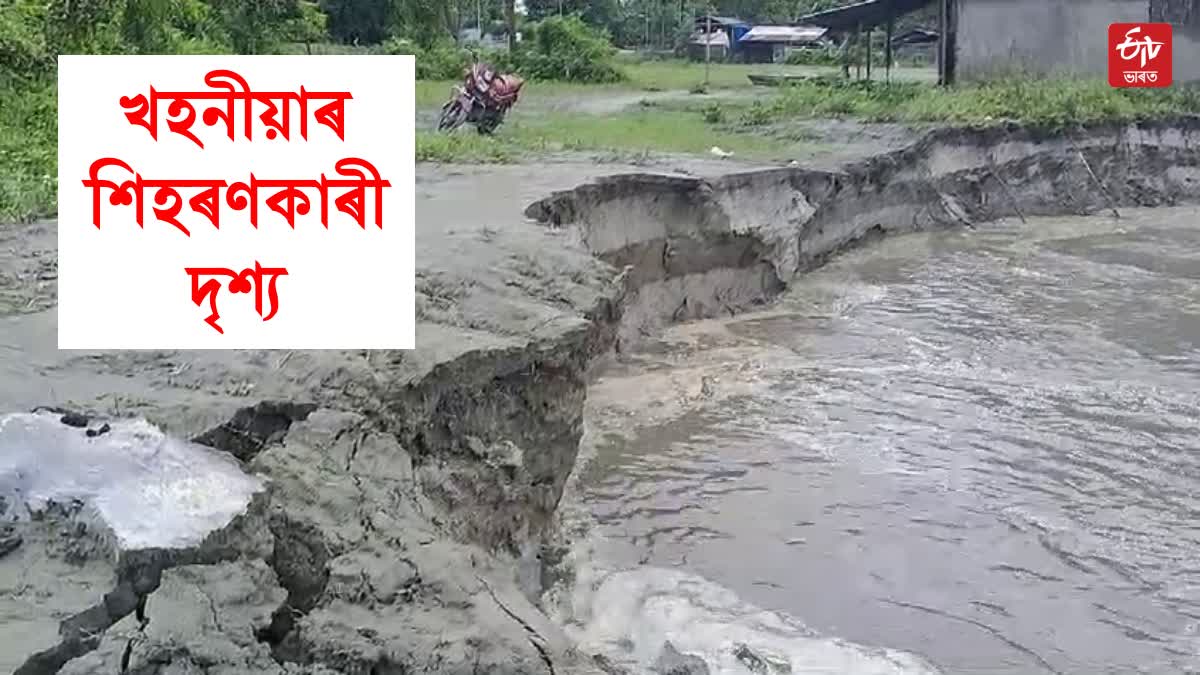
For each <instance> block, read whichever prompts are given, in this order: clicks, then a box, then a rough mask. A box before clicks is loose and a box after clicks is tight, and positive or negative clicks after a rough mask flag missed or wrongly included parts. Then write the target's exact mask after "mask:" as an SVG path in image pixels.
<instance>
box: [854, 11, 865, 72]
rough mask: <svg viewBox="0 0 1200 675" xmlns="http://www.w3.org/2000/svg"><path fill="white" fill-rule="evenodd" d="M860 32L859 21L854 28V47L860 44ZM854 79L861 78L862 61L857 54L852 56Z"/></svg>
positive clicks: (860, 25)
mask: <svg viewBox="0 0 1200 675" xmlns="http://www.w3.org/2000/svg"><path fill="white" fill-rule="evenodd" d="M862 32H863V30H862V24H861V23H860V24H858V26H857V27H856V28H855V29H854V46H855V47H856V48H857V47H858V46H859V45H861V44H862ZM854 79H855V80H861V79H862V61H861V60H860V59H859V58H858V55H857V54H855V56H854Z"/></svg>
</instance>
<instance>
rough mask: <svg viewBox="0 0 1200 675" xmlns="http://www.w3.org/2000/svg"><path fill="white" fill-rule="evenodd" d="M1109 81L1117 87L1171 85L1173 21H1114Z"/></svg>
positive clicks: (1111, 37) (1109, 44)
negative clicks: (1170, 22)
mask: <svg viewBox="0 0 1200 675" xmlns="http://www.w3.org/2000/svg"><path fill="white" fill-rule="evenodd" d="M1108 83H1109V84H1111V85H1112V86H1114V87H1169V86H1171V24H1169V23H1114V24H1112V25H1110V26H1109V27H1108Z"/></svg>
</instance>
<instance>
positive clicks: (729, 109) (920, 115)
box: [706, 79, 1200, 129]
mask: <svg viewBox="0 0 1200 675" xmlns="http://www.w3.org/2000/svg"><path fill="white" fill-rule="evenodd" d="M706 113H707V114H708V116H709V118H710V119H712V118H714V117H720V118H723V119H733V120H737V121H738V122H740V123H741V124H743V125H747V126H755V125H761V124H768V123H772V122H780V121H786V120H788V119H796V118H818V117H853V118H858V119H862V120H865V121H869V122H947V123H958V124H986V123H992V122H998V121H1001V120H1012V121H1017V122H1021V123H1025V124H1030V125H1035V126H1041V127H1047V128H1052V129H1062V128H1068V127H1072V126H1077V125H1080V124H1094V123H1098V122H1131V121H1136V120H1139V119H1146V118H1151V117H1161V116H1164V115H1178V114H1197V113H1200V88H1196V87H1184V86H1175V87H1172V88H1169V89H1164V90H1146V89H1114V88H1113V87H1110V86H1109V85H1108V84H1107V83H1106V82H1102V81H1097V80H1070V79H1059V80H1045V81H1032V80H1028V79H1011V80H1002V81H996V82H990V83H987V84H980V85H975V86H963V87H959V88H954V89H943V88H940V87H933V86H927V85H921V84H915V83H896V84H891V85H887V84H882V83H878V82H845V81H841V80H834V79H826V80H813V81H809V82H804V83H801V84H797V85H793V86H790V87H788V88H786V89H784V90H783V91H782V92H781V93H780V94H779V95H778V96H776V97H774V98H772V99H770V100H768V101H756V102H753V103H750V104H745V105H730V104H721V105H720V106H719V107H717V108H715V109H709V110H708V111H706Z"/></svg>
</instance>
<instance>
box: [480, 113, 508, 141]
mask: <svg viewBox="0 0 1200 675" xmlns="http://www.w3.org/2000/svg"><path fill="white" fill-rule="evenodd" d="M503 121H504V115H502V114H499V113H488V114H486V115H484V116H483V119H481V120H479V122H478V123H477V124H476V125H475V130H476V131H478V132H479V134H480V135H481V136H491V135H492V134H494V133H496V129H498V128H500V123H501V122H503Z"/></svg>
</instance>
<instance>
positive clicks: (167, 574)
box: [0, 119, 1200, 673]
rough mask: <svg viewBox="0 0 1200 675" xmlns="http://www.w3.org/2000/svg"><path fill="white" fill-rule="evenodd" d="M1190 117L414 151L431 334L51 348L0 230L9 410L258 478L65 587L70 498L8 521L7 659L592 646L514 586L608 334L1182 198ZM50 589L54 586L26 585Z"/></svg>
mask: <svg viewBox="0 0 1200 675" xmlns="http://www.w3.org/2000/svg"><path fill="white" fill-rule="evenodd" d="M1198 130H1200V124H1197V122H1196V121H1195V120H1193V119H1184V120H1173V121H1169V122H1161V123H1156V124H1147V125H1143V126H1141V127H1112V128H1099V129H1091V130H1085V131H1079V132H1077V133H1075V134H1072V135H1071V136H1070V137H1069V138H1068V137H1055V136H1048V135H1045V134H1039V133H1036V132H1031V131H1028V130H1023V129H1018V128H1011V129H1002V130H993V131H987V132H963V131H943V132H936V133H934V134H931V135H930V136H928V137H926V138H925V139H924V140H923V141H921V142H920V143H918V144H917V145H916V146H914V147H913V148H911V149H908V150H905V151H901V152H897V153H891V154H889V155H885V156H881V157H879V158H876V159H873V160H870V161H867V162H863V163H860V164H856V165H852V166H849V167H847V168H846V169H845V170H844V171H836V172H824V171H810V170H805V169H801V168H788V169H776V170H770V171H760V172H750V173H744V174H741V175H732V176H724V177H715V178H711V179H706V178H697V177H695V176H685V175H682V174H676V175H674V176H669V175H668V176H654V177H650V176H633V177H625V178H621V177H618V178H613V179H607V180H604V181H601V182H599V183H596V184H592V185H585V186H584V187H581V188H577V189H570V188H571V187H572V186H573V185H576V184H578V183H580V182H582V181H584V180H589V179H591V178H593V177H594V176H595V175H596V172H597V171H599V170H601V169H603V170H608V171H612V170H614V167H612V166H607V167H599V168H598V167H587V168H580V167H570V166H563V167H560V168H559V169H558V170H557V171H556V172H555V173H554V174H553V176H552V177H551V178H547V176H546V174H545V173H543V172H538V171H537V170H535V169H532V168H530V167H513V168H505V169H498V170H496V171H495V172H493V173H490V174H487V175H486V177H485V180H484V181H483V182H480V181H479V180H477V179H478V178H480V173H479V172H474V173H475V175H473V176H472V175H461V176H455V175H448V174H446V173H444V172H442V173H438V174H436V175H434V176H430V175H429V174H426V175H425V177H423V178H422V179H421V180H420V181H419V184H418V194H419V195H421V197H420V199H421V200H422V201H421V203H420V204H419V206H418V213H419V223H418V232H419V234H418V252H417V259H418V261H419V263H418V334H417V340H418V344H419V345H421V347H420V348H419V349H417V350H415V351H413V352H406V353H380V352H349V353H347V352H306V353H300V352H297V353H287V354H278V353H269V352H232V353H230V352H207V353H205V352H202V353H182V352H181V353H172V352H153V353H137V354H130V353H97V354H77V353H58V352H55V351H54V350H52V349H50V348H49V347H48V346H47V345H48V344H52V342H50V341H49V339H48V338H49V336H52V335H53V326H54V323H53V310H52V309H50V308H51V307H52V306H53V299H52V298H53V295H52V289H53V284H52V283H50V282H51V281H52V268H51V267H50V266H47V265H46V264H44V263H45V260H46V259H47V257H52V251H53V241H54V233H55V227H56V226H55V225H54V224H43V225H40V226H34V227H31V228H26V229H20V230H17V229H12V230H9V231H6V232H5V237H6V241H5V242H4V244H5V246H4V247H3V253H2V254H3V256H4V259H3V263H4V265H3V267H2V268H3V269H6V270H9V269H12V270H17V272H18V274H20V275H22V276H19V277H10V278H6V279H5V283H4V285H3V290H4V292H5V293H4V295H3V296H2V297H3V298H5V307H4V310H5V311H4V314H5V316H3V317H0V321H3V322H4V323H3V329H0V336H2V341H3V345H0V351H2V352H3V353H4V354H5V357H4V361H3V363H0V372H4V373H6V375H9V377H6V378H5V384H4V386H3V387H2V388H0V400H2V401H3V403H4V404H5V406H6V407H7V408H9V409H21V408H28V407H32V406H34V405H39V404H46V403H51V404H69V405H72V406H75V407H79V408H82V409H86V410H88V411H91V412H93V413H94V414H96V415H98V416H100V417H104V416H113V415H131V414H132V415H139V416H144V417H146V418H147V419H149V420H150V421H151V422H154V423H156V424H159V425H160V426H162V427H163V428H164V429H165V430H166V431H168V432H170V433H172V434H175V435H178V436H180V437H184V438H193V439H196V440H198V441H200V442H202V443H205V444H207V445H209V446H212V447H214V448H217V449H220V450H224V451H227V452H229V453H230V454H232V455H233V456H234V457H236V458H237V459H238V460H239V461H241V462H242V465H243V466H244V467H245V469H246V470H248V471H250V472H254V473H257V474H259V475H261V476H262V477H264V478H265V479H267V481H268V483H269V485H270V486H271V487H270V489H269V490H268V491H267V493H266V497H265V498H264V499H263V500H261V501H260V502H256V503H255V504H256V506H255V509H261V511H255V514H256V517H257V515H259V514H261V516H262V517H263V518H265V521H266V522H268V523H269V527H263V528H257V529H254V530H253V531H252V532H251V534H252V536H250V537H249V539H248V540H247V541H246V542H245V545H243V546H236V547H224V548H220V550H219V551H215V550H206V552H205V555H204V556H199V557H196V556H194V555H190V554H189V555H188V556H172V555H166V556H157V557H154V559H153V561H152V564H149V566H148V567H146V566H139V565H141V563H137V561H136V560H135V561H134V562H135V564H133V565H132V566H130V565H128V564H126V563H128V561H118V565H117V566H116V567H114V566H112V564H111V563H110V562H106V560H105V559H104V558H103V557H101V558H98V559H88V558H86V556H85V559H83V560H78V561H73V562H72V564H76V565H77V566H79V567H80V569H81V570H82V569H83V568H84V567H86V568H87V569H88V570H90V571H89V572H88V574H91V575H92V576H91V577H89V579H91V582H89V583H88V584H81V585H80V586H78V587H72V588H71V589H69V590H67V591H62V590H59V591H55V590H54V588H55V586H56V584H58V583H59V582H60V580H61V578H62V577H63V576H64V574H66V576H69V573H55V574H54V575H47V574H42V573H41V572H40V570H42V569H44V567H43V563H42V561H45V560H61V559H62V551H61V550H60V548H59V547H58V545H57V542H58V540H57V539H55V537H57V536H59V535H58V534H54V536H50V534H48V532H49V533H57V532H59V531H64V530H63V528H62V527H61V525H62V524H63V523H62V521H61V520H58V519H56V518H50V519H43V520H42V521H38V522H33V523H30V522H22V523H21V524H19V525H18V526H17V527H18V528H24V529H25V530H26V534H27V536H26V537H25V544H23V545H22V546H21V547H19V548H17V549H16V552H15V553H9V554H8V555H7V556H5V557H3V558H0V584H2V585H3V587H4V589H5V597H6V598H7V600H6V601H5V602H6V603H7V604H4V605H3V606H2V609H0V614H2V616H3V617H4V619H5V621H6V623H10V624H12V625H18V624H19V625H21V626H22V630H21V632H20V636H21V637H20V640H19V641H9V642H3V643H0V653H2V657H3V658H0V661H2V662H3V663H4V664H5V665H8V664H12V665H13V667H16V666H17V665H18V664H22V663H24V664H26V665H25V666H24V667H23V669H22V670H19V671H18V672H22V673H42V672H56V671H57V670H58V669H59V668H60V667H61V666H62V665H63V664H64V663H65V662H66V661H68V660H69V659H70V658H72V657H77V656H79V655H83V656H82V657H80V658H76V659H75V661H74V662H73V665H71V666H69V667H71V668H81V669H83V670H80V671H78V672H87V669H89V668H90V669H93V670H96V669H109V670H112V669H120V668H121V667H122V663H133V664H135V666H131V667H137V668H146V669H148V670H146V671H145V672H155V670H154V669H155V668H158V669H162V668H165V667H167V665H168V664H174V666H173V667H177V668H186V667H193V666H194V667H200V666H204V667H214V666H217V665H229V666H234V667H242V668H251V669H256V670H258V671H261V672H310V673H317V672H329V671H330V670H332V671H334V672H344V673H366V672H461V673H467V672H476V671H477V670H480V669H482V670H484V671H487V672H496V673H505V672H508V673H527V672H541V671H543V670H547V671H551V672H554V673H567V672H587V671H594V670H595V669H596V668H598V667H600V666H598V665H597V664H595V663H593V662H592V661H591V660H590V659H589V658H587V657H588V656H589V655H580V654H577V653H575V652H574V650H573V648H572V645H571V640H570V639H569V637H568V636H567V635H566V634H564V633H563V632H562V631H561V630H560V629H559V628H558V627H556V626H555V625H553V624H552V623H551V622H549V621H548V620H547V619H546V618H545V616H544V615H543V614H541V612H539V611H538V609H537V608H536V607H535V606H534V604H533V603H532V602H531V601H530V600H529V597H530V596H534V597H536V595H537V594H538V593H539V592H540V591H542V590H544V586H545V585H549V584H550V583H552V582H553V581H554V579H555V576H554V572H555V569H554V562H555V561H556V560H557V558H558V555H559V554H560V553H561V549H559V548H558V547H556V546H548V547H544V548H543V547H542V546H540V541H541V537H542V536H543V535H544V534H545V533H547V532H548V531H549V530H550V526H551V520H552V517H553V514H554V511H555V508H556V506H557V504H558V501H559V498H560V496H561V493H562V490H563V486H564V484H565V482H566V480H567V477H568V475H569V473H570V472H571V471H572V469H573V467H574V464H575V457H576V453H577V452H578V444H579V439H580V437H581V435H582V432H583V413H584V401H585V398H586V388H587V383H588V375H589V370H590V368H591V366H592V365H593V363H594V362H595V360H596V359H597V358H598V357H601V356H603V355H605V354H607V353H609V352H610V351H611V350H613V349H614V348H617V347H620V348H622V349H625V350H628V349H630V348H632V346H633V345H635V344H636V343H637V341H638V340H639V339H640V337H641V336H643V335H647V334H652V333H653V332H655V331H657V330H660V329H661V328H662V327H663V326H664V325H666V324H667V323H669V322H671V321H681V320H687V319H695V318H702V317H706V316H715V315H719V314H722V313H732V312H737V311H739V310H742V309H745V308H747V307H750V306H753V305H755V304H761V303H763V302H766V301H768V300H770V299H772V298H774V297H775V296H777V295H778V294H779V293H780V292H781V291H782V290H783V288H784V287H785V286H786V285H787V283H789V282H791V281H792V280H793V278H795V277H796V276H797V275H798V274H801V273H803V272H805V271H807V270H809V269H812V268H813V267H815V266H816V265H818V264H819V263H820V262H822V261H823V260H825V259H826V258H827V257H828V256H830V255H832V254H833V253H835V252H837V251H839V250H843V249H845V248H847V247H850V246H852V245H854V244H855V243H857V242H860V241H862V240H864V239H865V238H870V237H871V236H873V235H874V234H875V233H879V232H890V231H903V230H913V229H928V228H936V227H944V226H954V225H961V224H965V223H969V222H985V221H988V220H991V219H994V218H997V217H1000V216H1004V215H1010V214H1012V213H1013V212H1019V213H1020V214H1022V215H1034V214H1047V213H1075V212H1079V213H1084V212H1089V211H1094V210H1097V209H1100V208H1107V207H1110V206H1111V207H1117V208H1119V207H1123V206H1127V205H1130V204H1169V203H1173V202H1176V201H1182V200H1186V199H1188V198H1190V197H1193V196H1194V194H1195V189H1194V186H1195V185H1196V182H1197V176H1198V175H1200V174H1198V170H1197V165H1198V158H1197V153H1196V151H1195V150H1194V149H1193V148H1195V147H1196V140H1197V133H1198ZM630 169H631V170H632V169H633V168H632V167H631V168H630ZM708 170H710V171H711V170H712V169H711V167H710V168H709V169H708ZM701 171H703V169H702V170H701ZM697 173H700V171H697ZM552 190H558V191H560V192H559V193H558V194H557V195H556V196H555V197H552V198H550V199H549V200H546V201H540V202H537V203H536V204H535V205H534V206H533V207H531V208H530V210H529V214H530V215H532V216H535V217H538V218H540V219H542V220H544V221H547V222H548V223H552V224H553V225H554V226H553V227H544V226H537V225H533V224H530V223H527V222H525V221H524V220H523V219H522V218H521V217H520V214H519V213H518V212H517V210H516V209H513V208H512V204H513V202H514V201H519V202H520V203H528V202H530V201H533V200H535V199H538V198H539V197H541V196H543V195H544V194H545V193H546V192H549V191H552ZM39 251H40V253H38V252H39ZM18 378H20V379H18ZM114 393H115V394H116V395H114ZM71 517H72V516H71V514H67V521H66V523H67V524H72V522H73V521H71V520H70V518H71ZM72 527H73V525H72ZM46 528H50V529H49V530H47V529H46ZM65 531H66V532H67V535H66V536H67V537H68V538H70V537H71V535H70V532H71V531H72V530H71V528H67V529H66V530H65ZM209 553H212V555H208V554H209ZM517 557H520V558H521V560H522V563H521V565H520V567H521V569H523V570H526V571H527V573H526V574H523V575H522V577H521V578H522V583H521V585H520V587H519V586H518V583H517V581H516V580H515V579H514V575H513V559H514V558H517ZM539 557H540V559H539ZM106 565H108V567H106ZM213 566H221V567H220V569H219V570H214V569H210V568H212V567H213ZM230 566H232V567H230ZM146 570H152V573H151V574H149V575H148V577H147V579H146V580H145V583H142V582H138V583H133V584H132V586H131V588H132V589H133V590H134V596H136V600H138V601H141V600H142V599H144V602H145V607H144V611H143V610H142V609H138V608H137V606H136V602H135V604H133V605H130V604H128V597H129V596H128V595H126V596H124V597H126V600H125V601H124V602H125V604H122V605H121V606H119V607H117V606H108V605H107V604H105V611H106V612H107V614H106V615H105V617H104V620H103V621H101V622H100V623H99V624H94V623H91V622H90V618H91V617H92V615H90V614H89V615H87V616H84V617H82V618H81V616H80V613H82V612H84V610H86V609H87V608H88V607H93V606H95V605H96V603H98V602H100V603H101V604H104V603H103V599H102V598H98V597H97V595H98V594H101V595H102V594H103V592H104V591H103V589H104V588H105V579H108V580H109V581H113V582H115V581H116V580H115V579H114V578H113V577H114V575H117V574H118V573H119V574H122V575H126V577H128V575H132V577H131V578H141V577H140V576H139V575H140V574H141V573H142V572H145V571H146ZM81 573H82V572H81ZM123 578H125V577H123ZM230 579H234V580H237V581H236V583H233V582H230V581H229V580H230ZM131 583H132V582H131ZM228 584H232V587H233V588H235V589H238V590H236V591H234V590H230V587H229V586H228ZM160 589H165V590H167V591H169V592H166V593H163V594H161V595H160ZM188 589H194V590H188ZM522 591H523V592H522ZM47 595H49V596H52V597H55V603H54V605H53V606H51V605H46V604H39V603H38V602H36V599H37V598H39V597H46V596H47ZM214 598H220V599H221V600H220V601H217V600H214ZM209 603H212V604H211V606H210V605H209ZM164 605H165V607H164V609H163V610H162V613H158V614H156V609H155V608H156V606H164ZM206 607H207V608H209V609H211V616H212V619H211V622H210V621H209V620H208V619H206V620H205V622H204V623H203V624H201V625H198V626H197V627H193V628H188V627H186V626H178V625H174V624H172V623H170V622H169V621H163V620H162V618H163V617H164V616H166V615H167V614H176V615H178V614H180V613H183V612H185V611H189V610H187V609H186V608H191V609H192V610H195V611H200V610H202V609H205V608H206ZM197 608H199V609H197ZM110 610H111V611H110ZM204 616H206V617H207V616H209V614H204ZM146 617H149V623H148V624H147V625H146V626H145V627H139V626H138V624H137V622H136V621H135V619H138V618H146ZM60 622H64V623H63V624H62V626H63V627H62V628H61V630H60V626H59V624H60ZM97 627H99V628H100V630H105V629H107V632H105V633H103V634H101V633H99V632H98V631H97ZM135 638H136V639H135ZM214 645H220V647H219V648H214ZM31 657H33V658H31Z"/></svg>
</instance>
